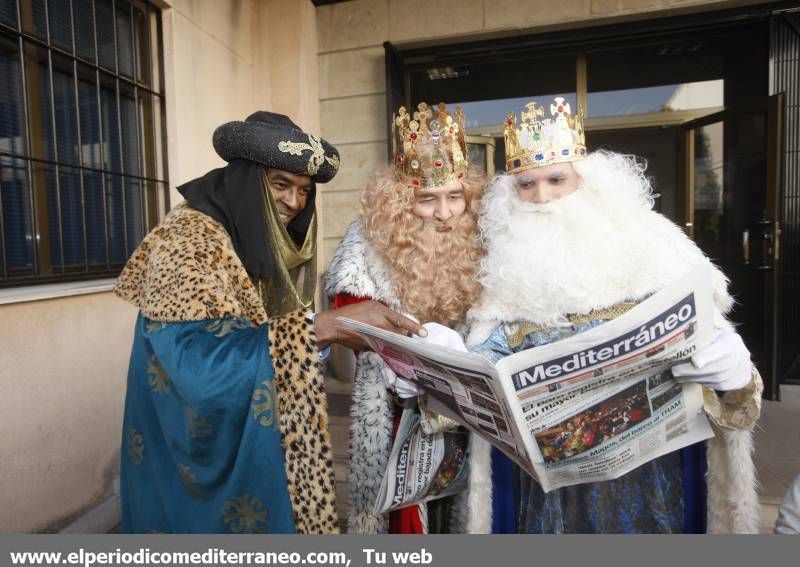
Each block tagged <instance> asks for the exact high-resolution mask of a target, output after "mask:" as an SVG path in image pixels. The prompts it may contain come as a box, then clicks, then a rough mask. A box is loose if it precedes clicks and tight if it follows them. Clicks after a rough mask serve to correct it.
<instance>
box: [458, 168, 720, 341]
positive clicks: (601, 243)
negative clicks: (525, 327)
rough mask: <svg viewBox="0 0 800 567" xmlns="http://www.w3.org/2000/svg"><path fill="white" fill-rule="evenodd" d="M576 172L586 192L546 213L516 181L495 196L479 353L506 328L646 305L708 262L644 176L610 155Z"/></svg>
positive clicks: (475, 313) (476, 315)
mask: <svg viewBox="0 0 800 567" xmlns="http://www.w3.org/2000/svg"><path fill="white" fill-rule="evenodd" d="M593 157H594V156H593ZM587 162H588V163H587ZM597 162H600V163H597ZM581 166H582V167H581ZM576 169H577V170H578V171H579V173H580V174H581V176H582V178H583V179H584V181H583V182H582V184H581V186H580V187H579V188H578V190H577V191H575V192H574V193H572V194H571V195H568V196H566V197H563V198H561V199H559V200H557V201H554V202H552V203H548V204H545V205H534V204H530V203H523V202H522V201H520V200H519V198H518V197H517V195H516V190H515V188H514V185H513V179H512V178H511V177H509V176H499V177H497V178H495V179H494V180H493V181H492V183H491V184H490V186H489V188H488V189H487V195H486V197H484V209H483V212H482V215H481V220H480V225H481V231H482V237H483V240H484V244H485V246H486V252H487V253H486V257H485V258H484V260H483V262H482V270H481V283H482V284H483V286H484V290H483V293H482V295H481V297H480V299H479V301H478V304H477V305H476V306H475V307H474V308H473V309H472V310H471V311H470V312H469V314H468V322H469V325H470V336H469V339H468V344H469V345H470V346H473V345H476V344H479V343H481V342H482V341H483V340H485V339H486V337H487V336H488V335H489V334H490V333H491V331H492V330H493V329H494V328H495V327H496V326H497V325H498V324H500V323H506V322H513V321H530V322H534V323H538V324H543V325H561V324H566V316H567V315H569V314H584V313H588V312H589V311H591V310H592V309H601V308H605V307H610V306H613V305H616V304H618V303H620V302H623V301H638V300H641V299H643V298H644V297H646V296H648V295H650V294H652V293H654V292H656V291H658V290H660V289H661V288H663V287H664V286H665V285H667V284H669V283H671V282H672V281H674V280H675V279H677V278H679V277H680V276H681V275H683V274H684V273H685V272H686V271H687V270H689V268H690V267H691V266H693V265H695V264H698V263H701V262H709V260H708V259H707V258H706V257H705V255H704V254H703V253H702V252H701V251H700V249H699V248H698V247H697V246H696V245H695V244H694V242H692V241H691V240H690V239H689V238H688V237H687V236H686V235H685V234H684V233H683V231H682V230H680V229H679V228H678V227H677V226H676V225H674V224H673V223H672V222H670V221H669V220H668V219H666V218H665V217H663V216H662V215H660V214H658V213H656V212H653V211H652V210H650V207H651V206H652V198H651V197H650V192H649V183H648V182H647V180H646V179H645V178H644V176H643V175H641V172H640V174H639V175H637V174H635V172H633V173H632V172H631V171H630V170H629V165H628V166H625V165H623V166H622V167H620V164H619V163H618V160H616V159H614V158H611V159H609V157H608V156H607V155H605V154H604V155H600V156H599V157H597V158H595V159H593V158H589V159H587V160H586V162H584V163H581V164H576ZM615 169H618V170H619V171H617V172H616V173H617V175H612V174H613V173H615V171H614V170H615ZM593 174H594V175H593ZM610 179H614V180H615V182H614V183H611V184H609V181H610ZM713 273H714V282H713V288H714V292H715V301H716V305H717V307H718V309H717V310H716V311H717V313H716V317H715V319H716V320H715V325H717V326H725V325H727V323H726V322H725V320H724V317H723V314H724V313H725V312H727V311H728V310H729V309H730V307H731V304H732V299H731V298H730V296H729V295H728V293H727V280H726V278H725V276H724V275H723V274H722V272H720V271H719V269H717V268H714V270H713Z"/></svg>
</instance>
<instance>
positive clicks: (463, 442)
mask: <svg viewBox="0 0 800 567" xmlns="http://www.w3.org/2000/svg"><path fill="white" fill-rule="evenodd" d="M420 418H421V414H420V412H419V410H417V409H416V408H413V407H412V408H405V409H404V410H403V415H402V416H401V417H400V425H399V426H398V428H397V436H396V437H395V443H394V446H393V447H392V453H391V455H390V456H389V466H388V467H387V469H386V474H385V475H384V478H383V483H382V484H381V490H380V492H379V494H378V500H377V502H376V503H375V513H376V514H381V513H383V512H389V511H391V510H396V509H398V508H403V507H405V506H410V505H411V504H419V503H421V502H427V501H429V500H434V499H436V498H442V497H444V496H450V495H452V494H457V493H459V492H461V491H462V490H464V489H465V488H466V487H467V476H468V475H469V466H468V465H467V445H468V442H469V439H468V436H467V433H466V432H465V431H458V430H455V431H438V432H435V433H427V432H425V431H424V430H423V428H422V427H421V425H420ZM423 517H424V515H423Z"/></svg>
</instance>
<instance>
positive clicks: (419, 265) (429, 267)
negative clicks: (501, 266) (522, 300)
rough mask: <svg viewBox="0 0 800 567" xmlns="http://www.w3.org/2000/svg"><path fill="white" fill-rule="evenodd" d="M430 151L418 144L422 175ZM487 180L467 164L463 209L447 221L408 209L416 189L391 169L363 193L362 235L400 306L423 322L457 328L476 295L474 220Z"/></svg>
mask: <svg viewBox="0 0 800 567" xmlns="http://www.w3.org/2000/svg"><path fill="white" fill-rule="evenodd" d="M432 149H433V145H432V144H422V145H420V146H418V148H417V151H418V154H419V158H420V161H421V163H422V168H423V171H425V172H426V173H428V172H429V171H430V169H431V168H432V159H431V154H432ZM448 157H449V156H448ZM445 167H450V164H449V163H446V164H445ZM486 182H487V179H486V176H485V175H484V173H483V172H482V171H481V170H480V169H478V168H475V167H474V166H472V165H470V167H469V168H468V170H467V173H466V175H465V176H464V177H463V178H462V179H461V180H460V183H461V185H462V187H463V189H464V194H465V198H466V202H467V205H466V209H465V211H464V213H462V214H461V215H460V216H458V217H456V218H453V219H450V220H449V221H447V222H440V221H437V220H434V219H422V218H419V217H417V216H416V215H415V214H414V213H413V211H412V209H413V207H414V202H415V197H416V192H417V191H419V189H414V188H413V187H409V186H407V185H404V184H403V183H400V182H399V181H397V179H396V178H395V171H394V168H393V167H386V168H383V169H381V170H379V171H377V172H376V173H375V175H374V176H373V177H372V179H371V180H370V182H369V184H368V185H367V187H366V188H365V189H364V191H363V193H362V196H361V205H362V208H361V215H362V218H363V219H364V229H365V234H366V237H367V239H368V240H369V242H370V243H371V244H372V246H374V247H375V249H376V250H377V251H378V252H379V253H380V255H381V256H382V257H383V259H384V261H385V262H386V264H387V265H388V266H389V268H390V270H391V274H392V284H393V288H394V291H395V293H396V294H397V296H398V297H399V298H400V301H401V304H402V307H403V309H404V310H406V311H407V312H408V313H410V314H412V315H414V316H415V317H417V318H418V319H419V320H420V321H422V322H428V321H434V322H437V323H441V324H443V325H448V326H458V325H460V324H461V323H463V322H464V318H465V315H466V312H467V310H468V309H469V308H470V307H471V305H472V304H473V303H474V302H475V300H476V299H477V297H478V295H479V293H480V290H481V287H480V283H479V282H478V280H477V272H478V268H479V263H480V259H481V256H482V251H481V250H482V249H481V247H480V244H479V238H478V231H477V221H478V212H479V210H480V200H481V196H482V194H483V190H484V188H485V187H486Z"/></svg>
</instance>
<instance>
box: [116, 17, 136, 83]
mask: <svg viewBox="0 0 800 567" xmlns="http://www.w3.org/2000/svg"><path fill="white" fill-rule="evenodd" d="M130 9H131V7H130V5H123V4H120V3H117V58H118V61H119V72H120V74H122V75H126V76H128V77H132V76H133V29H132V25H131V12H130Z"/></svg>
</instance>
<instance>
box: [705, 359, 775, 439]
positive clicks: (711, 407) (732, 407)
mask: <svg viewBox="0 0 800 567" xmlns="http://www.w3.org/2000/svg"><path fill="white" fill-rule="evenodd" d="M763 391H764V383H763V382H762V381H761V374H760V373H759V372H758V370H757V369H756V367H755V366H753V369H752V379H751V380H750V383H749V384H748V385H747V386H745V387H744V388H740V389H738V390H730V391H728V392H725V393H722V394H717V392H716V391H714V390H712V389H711V388H707V387H705V386H704V387H703V409H705V411H706V414H707V415H708V418H709V419H710V420H711V421H712V422H713V423H714V425H716V426H717V427H720V428H722V429H752V428H753V426H755V424H756V421H758V418H759V416H760V415H761V392H763Z"/></svg>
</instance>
